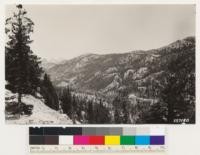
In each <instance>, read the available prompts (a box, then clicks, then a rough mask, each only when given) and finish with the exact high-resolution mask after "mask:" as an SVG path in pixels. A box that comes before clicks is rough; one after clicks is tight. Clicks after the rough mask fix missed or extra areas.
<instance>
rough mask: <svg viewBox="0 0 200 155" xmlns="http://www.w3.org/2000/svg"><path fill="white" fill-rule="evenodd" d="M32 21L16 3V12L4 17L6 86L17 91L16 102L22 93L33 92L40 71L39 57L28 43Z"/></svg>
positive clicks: (35, 88)
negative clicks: (6, 38) (6, 37)
mask: <svg viewBox="0 0 200 155" xmlns="http://www.w3.org/2000/svg"><path fill="white" fill-rule="evenodd" d="M33 26H34V23H33V21H32V20H31V19H30V18H28V17H27V12H26V10H24V9H23V7H22V5H17V12H15V13H14V14H13V16H12V17H10V18H7V19H6V28H5V32H6V34H7V36H8V41H7V45H6V48H5V62H6V81H7V85H6V88H8V89H9V90H11V91H12V92H14V93H18V104H19V105H20V104H21V102H22V101H21V98H22V94H35V93H36V91H37V89H38V87H39V84H40V77H41V73H42V68H41V67H40V59H39V58H38V57H37V56H36V55H34V53H33V51H32V50H31V49H30V46H29V44H31V43H32V40H31V39H30V35H31V33H32V32H33Z"/></svg>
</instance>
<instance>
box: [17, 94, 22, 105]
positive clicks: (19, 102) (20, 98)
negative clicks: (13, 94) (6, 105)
mask: <svg viewBox="0 0 200 155" xmlns="http://www.w3.org/2000/svg"><path fill="white" fill-rule="evenodd" d="M21 103H22V94H21V93H18V104H19V106H20V105H21Z"/></svg>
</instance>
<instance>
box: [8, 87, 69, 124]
mask: <svg viewBox="0 0 200 155" xmlns="http://www.w3.org/2000/svg"><path fill="white" fill-rule="evenodd" d="M9 97H12V98H13V99H12V100H13V101H15V100H16V97H17V95H16V94H13V93H11V91H9V90H6V98H9ZM22 102H23V103H25V104H27V105H33V106H34V107H33V111H32V112H33V113H32V115H30V116H27V115H22V116H20V118H19V119H8V120H6V123H8V124H72V121H71V120H70V119H69V117H68V116H67V115H65V114H61V113H59V112H58V111H55V110H53V109H51V108H49V107H47V106H46V105H45V104H44V102H43V100H42V99H37V98H35V97H33V96H31V95H25V96H24V97H23V98H22Z"/></svg>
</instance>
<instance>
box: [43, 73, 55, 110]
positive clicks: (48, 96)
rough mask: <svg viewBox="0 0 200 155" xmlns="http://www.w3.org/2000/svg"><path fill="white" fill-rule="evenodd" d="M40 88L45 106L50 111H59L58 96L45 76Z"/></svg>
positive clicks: (45, 75)
mask: <svg viewBox="0 0 200 155" xmlns="http://www.w3.org/2000/svg"><path fill="white" fill-rule="evenodd" d="M40 87H41V91H40V93H41V95H42V96H43V98H44V100H45V104H46V105H47V106H49V107H50V108H52V109H55V110H58V109H59V100H58V96H57V93H56V90H55V89H54V86H53V84H52V82H51V80H50V78H49V76H48V75H47V74H44V79H43V81H42V83H41V86H40Z"/></svg>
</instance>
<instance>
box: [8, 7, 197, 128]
mask: <svg viewBox="0 0 200 155" xmlns="http://www.w3.org/2000/svg"><path fill="white" fill-rule="evenodd" d="M5 13H6V16H5V122H6V124H23V125H24V124H27V125H29V124H47V125H48V124H61V125H68V124H195V111H196V108H195V107H196V97H195V77H196V74H195V52H196V50H195V24H196V23H195V22H196V21H195V16H196V6H195V5H192V4H104V5H103V4H84V5H83V4H62V5H61V4H45V5H44V4H43V5H42V4H16V5H6V7H5Z"/></svg>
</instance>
